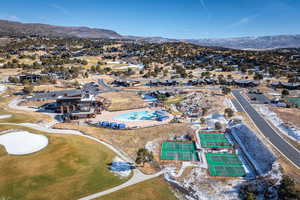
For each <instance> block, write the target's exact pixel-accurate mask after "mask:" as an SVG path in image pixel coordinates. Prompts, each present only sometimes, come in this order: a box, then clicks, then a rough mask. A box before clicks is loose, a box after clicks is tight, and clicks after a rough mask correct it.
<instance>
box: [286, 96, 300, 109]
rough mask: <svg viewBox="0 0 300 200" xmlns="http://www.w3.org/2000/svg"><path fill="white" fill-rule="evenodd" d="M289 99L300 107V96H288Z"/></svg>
mask: <svg viewBox="0 0 300 200" xmlns="http://www.w3.org/2000/svg"><path fill="white" fill-rule="evenodd" d="M288 100H289V101H291V102H292V103H294V104H297V105H298V106H299V107H300V97H291V98H288Z"/></svg>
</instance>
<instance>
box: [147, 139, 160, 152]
mask: <svg viewBox="0 0 300 200" xmlns="http://www.w3.org/2000/svg"><path fill="white" fill-rule="evenodd" d="M145 149H147V150H148V151H150V152H158V144H156V143H154V142H153V141H149V142H147V143H146V145H145Z"/></svg>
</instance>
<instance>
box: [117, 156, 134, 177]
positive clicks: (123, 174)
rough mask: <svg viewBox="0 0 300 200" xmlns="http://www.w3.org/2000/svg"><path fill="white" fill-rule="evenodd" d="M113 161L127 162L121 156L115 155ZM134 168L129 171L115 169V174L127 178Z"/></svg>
mask: <svg viewBox="0 0 300 200" xmlns="http://www.w3.org/2000/svg"><path fill="white" fill-rule="evenodd" d="M113 162H125V161H124V160H122V159H121V158H120V157H115V158H114V159H113ZM131 171H132V170H127V171H113V173H114V174H116V175H118V176H120V177H122V178H126V177H129V176H130V174H131Z"/></svg>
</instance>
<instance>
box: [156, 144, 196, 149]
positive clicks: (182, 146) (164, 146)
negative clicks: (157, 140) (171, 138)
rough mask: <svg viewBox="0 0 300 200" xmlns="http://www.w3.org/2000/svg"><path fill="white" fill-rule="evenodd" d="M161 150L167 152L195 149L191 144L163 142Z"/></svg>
mask: <svg viewBox="0 0 300 200" xmlns="http://www.w3.org/2000/svg"><path fill="white" fill-rule="evenodd" d="M162 149H163V150H167V151H179V150H181V151H194V150H196V147H195V144H194V143H192V142H189V143H186V142H163V143H162Z"/></svg>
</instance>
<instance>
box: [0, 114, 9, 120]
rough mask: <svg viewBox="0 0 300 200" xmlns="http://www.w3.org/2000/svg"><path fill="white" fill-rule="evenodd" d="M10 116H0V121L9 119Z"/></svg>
mask: <svg viewBox="0 0 300 200" xmlns="http://www.w3.org/2000/svg"><path fill="white" fill-rule="evenodd" d="M10 117H11V115H0V119H6V118H10Z"/></svg>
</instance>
